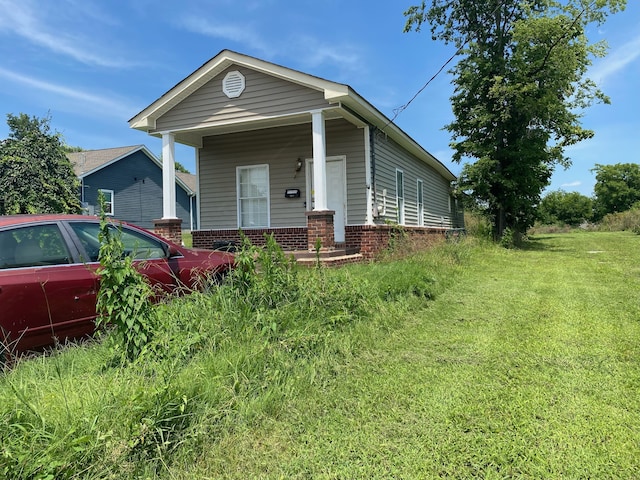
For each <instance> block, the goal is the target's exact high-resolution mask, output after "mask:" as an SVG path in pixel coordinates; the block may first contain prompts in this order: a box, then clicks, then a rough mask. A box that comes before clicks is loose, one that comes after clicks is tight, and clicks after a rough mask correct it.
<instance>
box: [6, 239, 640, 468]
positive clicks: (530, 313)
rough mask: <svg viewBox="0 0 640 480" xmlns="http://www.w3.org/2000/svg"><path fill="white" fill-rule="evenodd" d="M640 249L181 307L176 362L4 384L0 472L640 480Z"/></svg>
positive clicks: (522, 257) (474, 262) (626, 244)
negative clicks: (265, 303) (248, 304)
mask: <svg viewBox="0 0 640 480" xmlns="http://www.w3.org/2000/svg"><path fill="white" fill-rule="evenodd" d="M639 239H640V237H638V236H637V235H634V234H631V233H625V232H622V233H620V232H618V233H603V232H599V233H596V232H589V233H586V232H573V233H571V234H563V235H544V236H537V237H534V238H533V239H532V241H531V242H530V243H529V244H528V245H527V248H526V249H524V250H505V249H501V248H498V247H495V246H493V245H479V244H477V243H475V242H474V241H473V240H470V241H468V242H466V243H462V244H457V245H442V246H440V247H436V248H435V249H434V250H433V251H432V252H430V253H428V254H422V255H416V256H412V257H410V258H408V259H405V260H397V261H393V262H385V263H380V264H374V265H368V266H362V265H360V266H353V267H350V268H345V269H340V270H335V271H324V270H321V271H311V272H301V273H300V274H299V275H298V276H297V277H295V279H294V281H295V282H296V283H297V284H299V285H300V290H296V291H295V292H293V290H292V294H291V295H288V296H286V298H284V300H283V302H284V303H280V304H279V305H278V306H277V308H275V309H272V310H262V311H258V312H256V311H253V312H247V311H244V310H242V308H239V307H238V306H237V305H235V306H230V304H231V303H233V302H231V301H230V300H229V297H228V296H220V297H217V299H216V300H215V302H218V303H217V304H212V303H211V302H212V298H211V297H207V296H204V295H194V296H192V297H189V298H187V299H184V300H182V301H180V302H175V303H174V304H172V305H169V306H167V307H164V308H166V310H167V311H166V312H165V315H166V322H167V324H168V326H165V328H166V329H167V332H169V333H170V335H168V336H167V338H171V339H173V340H163V341H166V343H165V344H163V345H162V349H161V350H163V351H165V352H170V353H169V354H167V355H165V356H160V357H154V359H153V360H152V361H147V362H144V363H140V364H136V365H134V366H131V367H128V368H124V367H123V368H118V367H117V366H108V365H109V359H110V358H111V354H110V352H109V350H108V348H107V344H108V342H105V343H102V344H99V345H95V346H80V347H76V348H72V349H70V350H67V351H64V352H61V353H57V354H55V355H54V356H52V357H48V358H37V359H33V360H29V361H24V362H22V363H20V364H19V365H18V367H17V368H16V369H15V370H13V371H12V372H9V373H7V374H6V375H5V376H4V377H3V378H1V379H0V422H1V423H2V425H0V437H2V438H0V474H1V473H3V470H2V468H3V466H4V467H5V468H8V466H11V468H14V469H13V470H12V471H11V473H15V472H17V473H18V474H19V475H14V477H13V478H46V476H45V475H46V474H52V475H54V476H58V477H60V478H171V479H193V478H196V479H204V478H327V479H329V478H447V477H448V478H509V477H518V478H636V477H638V476H640V455H639V454H638V452H640V415H639V413H640V397H639V396H638V391H639V388H640V368H638V367H639V366H640V365H639V363H640V322H639V320H638V319H639V318H640V315H639V314H640V311H639V303H638V293H637V292H638V291H639V289H638V287H639V286H640V261H639V260H640V258H639V257H640V251H639V249H638V248H637V244H638V241H639ZM291 288H292V289H293V287H291ZM307 290H315V291H314V292H313V294H311V293H309V292H307V293H305V292H306V291H307ZM293 293H295V294H296V295H297V296H296V297H295V298H294V296H293ZM354 298H355V299H356V301H354V300H353V299H354ZM332 299H336V301H332ZM357 299H359V300H357ZM221 302H227V303H229V305H226V306H225V305H222V304H221ZM345 302H347V303H349V302H352V303H350V305H351V307H350V308H348V309H346V310H345V309H344V308H341V307H340V306H341V305H343V304H345ZM363 302H365V303H363ZM365 305H366V308H365ZM243 308H244V307H243ZM223 312H226V314H229V313H232V312H234V314H233V315H232V316H231V317H229V316H227V315H225V314H224V313H223ZM322 312H326V314H324V315H323V314H322ZM256 314H257V316H256ZM20 455H23V456H25V459H24V460H23V461H22V463H19V462H16V461H14V460H15V459H16V458H18V456H20ZM28 460H31V461H28ZM60 463H62V464H64V465H59V464H60ZM16 465H22V466H23V467H24V468H23V470H22V471H19V470H18V467H16ZM37 465H40V466H41V467H42V468H40V470H37V469H36V468H35V466H37ZM27 467H28V468H31V470H28V468H27ZM34 472H35V473H34ZM60 472H67V473H68V474H67V476H66V477H63V476H62V475H60ZM37 475H41V476H40V477H38V476H37ZM7 476H8V475H7ZM52 478H53V477H52Z"/></svg>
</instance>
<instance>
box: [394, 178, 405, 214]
mask: <svg viewBox="0 0 640 480" xmlns="http://www.w3.org/2000/svg"><path fill="white" fill-rule="evenodd" d="M398 178H400V180H401V183H402V185H401V186H402V191H399V189H398V183H399V182H398ZM404 200H405V198H404V170H402V169H400V168H396V210H397V220H398V225H404V222H405V215H404V214H405V212H404V207H405V204H404Z"/></svg>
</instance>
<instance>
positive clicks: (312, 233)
mask: <svg viewBox="0 0 640 480" xmlns="http://www.w3.org/2000/svg"><path fill="white" fill-rule="evenodd" d="M335 213H336V212H335V211H334V210H312V211H310V212H306V215H307V244H308V247H309V250H314V251H315V249H316V240H317V239H318V238H319V239H320V241H321V242H322V246H321V250H322V251H327V250H333V249H334V248H335V246H336V242H335V234H334V231H333V216H334V215H335Z"/></svg>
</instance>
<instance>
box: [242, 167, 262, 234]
mask: <svg viewBox="0 0 640 480" xmlns="http://www.w3.org/2000/svg"><path fill="white" fill-rule="evenodd" d="M236 182H237V189H236V191H237V192H238V226H239V227H241V228H261V227H269V166H268V165H257V166H253V167H238V168H237V170H236Z"/></svg>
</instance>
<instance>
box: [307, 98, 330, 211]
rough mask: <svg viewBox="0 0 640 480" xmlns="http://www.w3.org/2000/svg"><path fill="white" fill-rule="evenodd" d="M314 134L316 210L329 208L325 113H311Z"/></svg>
mask: <svg viewBox="0 0 640 480" xmlns="http://www.w3.org/2000/svg"><path fill="white" fill-rule="evenodd" d="M311 129H312V136H313V191H314V198H315V205H314V207H313V209H314V210H316V211H324V210H327V151H326V150H327V149H326V138H325V128H324V113H323V112H322V110H317V111H315V112H312V113H311Z"/></svg>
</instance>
